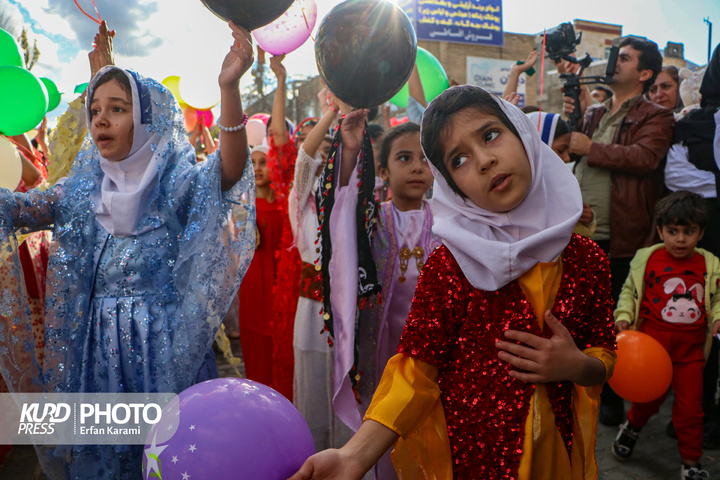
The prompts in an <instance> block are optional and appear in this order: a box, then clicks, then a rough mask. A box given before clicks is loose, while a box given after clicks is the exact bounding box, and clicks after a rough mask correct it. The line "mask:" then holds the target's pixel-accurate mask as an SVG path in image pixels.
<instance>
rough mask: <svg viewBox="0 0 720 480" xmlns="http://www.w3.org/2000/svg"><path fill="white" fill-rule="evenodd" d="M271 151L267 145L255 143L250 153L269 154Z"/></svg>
mask: <svg viewBox="0 0 720 480" xmlns="http://www.w3.org/2000/svg"><path fill="white" fill-rule="evenodd" d="M269 151H270V148H269V147H268V146H267V145H255V146H254V147H253V148H252V149H250V155H252V154H253V153H255V152H262V153H264V154H265V155H267V154H268V152H269Z"/></svg>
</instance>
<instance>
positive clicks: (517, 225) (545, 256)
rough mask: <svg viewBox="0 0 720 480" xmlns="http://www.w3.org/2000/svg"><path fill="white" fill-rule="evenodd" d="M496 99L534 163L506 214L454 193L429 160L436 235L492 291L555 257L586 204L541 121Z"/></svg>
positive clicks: (479, 284) (471, 275)
mask: <svg viewBox="0 0 720 480" xmlns="http://www.w3.org/2000/svg"><path fill="white" fill-rule="evenodd" d="M459 88H468V86H463V87H459ZM477 88H480V87H477ZM442 96H443V95H441V97H442ZM439 98H440V97H439ZM439 98H438V99H439ZM493 98H494V99H495V101H496V102H497V103H498V104H499V105H500V108H501V109H502V110H503V112H505V114H506V115H507V117H508V119H509V120H510V122H511V123H512V124H513V125H514V126H515V128H516V130H517V131H518V134H519V135H520V139H521V140H522V143H523V146H524V147H525V152H526V153H527V156H528V160H529V161H530V168H531V172H532V182H531V185H530V190H529V191H528V193H527V195H526V196H525V198H524V199H523V201H522V202H520V204H519V205H518V206H517V207H515V208H514V209H512V210H510V211H509V212H505V213H495V212H490V211H488V210H485V209H483V208H480V207H478V206H477V205H475V204H474V203H473V202H472V201H471V200H469V199H468V200H465V199H463V198H461V197H460V196H459V195H457V194H456V193H455V192H453V191H452V189H451V188H450V186H449V185H448V184H447V182H446V181H445V179H444V178H443V176H442V175H441V174H440V173H439V172H438V171H437V169H436V168H435V167H434V166H433V165H432V163H431V167H432V171H433V175H434V176H435V185H434V188H433V198H432V210H433V217H434V225H433V233H434V234H435V235H437V236H438V237H440V238H441V239H442V241H443V244H445V246H446V247H447V248H448V249H449V250H450V252H451V253H452V254H453V256H454V257H455V260H456V261H457V262H458V265H459V266H460V268H461V269H462V271H463V273H464V274H465V277H466V278H467V279H468V281H469V282H470V283H471V284H472V285H473V286H474V287H475V288H477V289H481V290H489V291H495V290H498V289H500V288H502V287H503V286H505V285H507V284H508V283H510V282H511V281H513V280H515V279H516V278H518V277H520V276H521V275H522V274H523V273H525V272H527V271H528V270H529V269H531V268H532V267H533V266H534V265H535V264H537V263H538V262H551V261H554V260H556V259H557V258H558V256H559V255H560V254H561V253H562V251H563V250H564V249H565V247H566V246H567V245H568V243H569V242H570V235H571V234H572V231H573V228H574V227H575V224H576V223H577V221H578V219H579V218H580V214H581V213H582V208H583V206H582V196H581V195H580V187H579V185H578V183H577V180H576V179H575V176H574V175H573V174H572V172H571V171H570V169H569V168H567V166H566V165H565V164H564V163H563V161H562V160H561V159H560V158H559V157H558V156H557V155H556V154H555V152H553V151H552V149H551V148H550V147H549V146H547V145H545V144H544V143H543V142H542V141H541V140H540V135H539V134H538V131H537V124H535V125H533V123H532V121H531V120H530V119H529V118H528V117H527V115H525V114H524V113H523V112H522V111H521V110H520V109H518V108H517V107H515V106H513V105H511V104H510V103H508V102H506V101H505V100H502V99H500V98H498V97H495V96H494V95H493ZM436 101H437V100H436ZM469 106H470V105H469ZM430 110H431V109H430V107H428V110H426V112H425V115H427V113H428V111H430ZM422 134H423V133H422V132H421V135H422Z"/></svg>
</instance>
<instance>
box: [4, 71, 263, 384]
mask: <svg viewBox="0 0 720 480" xmlns="http://www.w3.org/2000/svg"><path fill="white" fill-rule="evenodd" d="M128 73H129V74H130V75H131V77H132V78H133V79H134V80H135V82H136V85H137V92H139V95H140V104H141V108H142V110H143V112H142V117H143V121H147V122H148V123H147V124H143V125H142V127H144V128H147V129H148V131H149V132H154V133H157V134H158V135H159V137H160V140H159V142H158V143H157V144H153V152H154V153H153V155H154V156H157V168H158V169H159V171H158V176H157V181H156V182H155V183H154V184H153V186H152V187H151V190H150V193H149V195H148V198H147V204H146V205H147V207H146V208H145V211H144V213H143V214H142V216H141V217H140V220H139V224H138V226H139V227H143V228H141V229H140V230H141V231H142V230H143V229H144V230H147V229H148V228H149V229H150V231H149V232H148V233H143V234H140V235H137V236H135V237H133V238H132V243H133V245H134V250H133V251H135V252H148V253H147V254H146V255H147V256H146V258H143V260H144V263H143V268H144V270H142V271H140V272H139V274H140V276H145V277H147V278H148V279H150V280H149V281H150V282H151V283H152V289H153V290H154V294H155V296H154V297H153V302H154V304H153V305H150V306H149V307H148V311H149V313H148V314H147V318H146V319H145V321H147V322H149V323H150V325H151V327H150V328H149V329H148V331H149V332H150V334H151V335H155V334H157V335H161V338H160V340H159V341H158V342H157V343H158V346H156V347H154V348H157V349H159V350H158V351H157V352H153V353H152V355H151V357H152V358H137V359H136V360H137V362H139V363H143V364H144V363H146V362H154V363H155V364H154V365H149V366H146V367H145V370H144V372H145V374H146V375H149V376H151V377H152V378H151V379H147V378H146V379H145V383H144V384H143V383H142V382H139V383H138V384H130V382H128V384H127V385H126V384H122V386H121V387H122V388H120V390H122V389H125V390H126V391H134V390H143V389H145V390H150V391H160V392H164V391H172V392H180V391H182V390H184V389H185V388H187V387H189V386H190V385H192V384H193V380H194V379H195V375H196V374H197V372H198V369H199V368H200V366H201V365H202V363H203V360H204V359H205V357H206V354H207V353H208V351H209V350H210V348H211V345H212V342H213V339H214V337H215V333H216V331H217V329H218V327H219V325H220V322H221V321H222V318H223V316H224V314H225V313H226V311H227V309H228V307H229V305H230V302H231V301H232V299H233V297H234V295H235V293H236V291H237V289H238V287H239V285H240V282H241V280H242V278H243V275H244V274H245V272H246V270H247V267H248V265H249V263H250V260H251V259H252V255H253V252H254V245H255V228H254V225H255V185H254V174H253V169H252V164H251V162H249V161H248V162H247V164H246V168H245V171H244V174H243V177H242V179H241V180H240V181H239V182H238V183H237V184H236V185H235V186H234V187H233V188H232V189H230V190H228V191H225V192H222V191H221V187H220V158H219V150H218V151H217V152H216V153H215V154H212V155H210V156H209V157H208V159H207V160H206V161H205V162H202V163H196V158H195V152H194V149H193V147H192V145H191V144H190V143H189V141H188V139H187V134H186V130H185V124H184V120H183V116H182V112H181V110H180V108H179V106H178V104H177V102H176V100H175V99H174V97H173V96H172V94H171V93H170V92H169V91H168V90H167V88H166V87H165V86H163V85H162V84H160V83H158V82H156V81H154V80H152V79H149V78H144V77H141V76H139V75H137V74H136V73H134V72H128ZM96 78H97V77H96ZM133 90H134V91H135V89H133ZM136 128H137V126H136ZM103 176H104V174H103V171H102V170H101V168H100V163H99V153H98V150H97V148H96V147H95V146H94V144H93V143H92V140H91V138H90V135H89V134H88V137H87V138H86V139H85V142H84V146H83V148H82V149H81V150H80V152H79V153H78V155H77V158H76V160H75V163H74V166H73V168H72V170H71V172H70V174H69V176H68V178H67V179H66V181H65V182H64V184H62V185H56V186H54V187H52V188H50V189H48V190H47V191H45V192H41V191H39V190H33V191H31V192H28V193H27V194H21V193H12V192H10V191H9V190H6V189H0V252H2V253H1V255H0V262H9V263H10V264H11V265H12V269H13V270H12V271H13V275H14V277H15V278H17V279H18V281H17V288H14V289H5V290H4V291H2V292H0V373H1V374H2V376H3V378H4V379H5V381H6V382H7V384H8V386H9V388H10V390H11V391H43V390H45V391H55V392H72V391H80V390H87V389H88V387H87V386H86V385H83V380H82V378H80V377H81V372H82V369H83V368H85V367H83V362H85V361H86V360H87V355H88V345H89V344H90V343H92V342H93V341H96V339H94V338H91V337H89V335H90V331H91V329H90V328H89V326H88V324H89V323H90V322H91V320H92V319H91V317H90V315H91V311H92V308H91V306H92V302H93V290H94V288H95V281H96V274H97V269H98V264H97V262H98V257H99V255H100V251H101V250H102V249H103V248H104V243H103V239H104V238H105V239H107V238H108V234H107V232H105V231H104V229H103V227H102V226H100V224H99V223H97V221H96V218H95V213H94V209H95V205H94V204H93V202H92V200H91V199H92V198H98V193H99V191H100V188H101V183H102V179H103ZM231 211H234V212H235V214H234V215H233V216H232V217H231V216H230V212H231ZM44 229H50V230H52V232H53V243H52V245H51V254H50V260H49V266H48V275H47V296H46V314H45V325H46V328H45V351H44V366H43V368H42V371H41V368H40V362H39V361H38V356H37V355H36V354H35V347H34V342H33V333H32V328H31V323H30V313H29V307H28V304H27V295H26V292H25V283H24V281H22V279H23V275H22V268H21V263H20V260H19V257H18V255H17V244H18V242H17V236H18V235H21V234H23V233H27V232H31V231H37V230H44ZM158 231H162V232H163V233H162V235H158V234H157V232H158ZM99 239H100V240H99ZM158 251H160V252H164V254H162V255H153V252H158ZM144 255H145V254H144ZM168 265H169V267H170V268H169V271H170V272H171V275H170V276H169V278H164V277H162V276H161V275H154V272H155V271H159V270H161V269H162V267H167V266H168ZM156 317H157V318H156ZM160 317H162V322H161V324H162V325H163V327H162V329H161V330H162V331H158V332H156V331H154V330H153V328H152V325H153V322H155V321H156V320H158V318H160ZM162 349H164V350H162ZM90 389H92V388H90ZM101 390H102V389H101Z"/></svg>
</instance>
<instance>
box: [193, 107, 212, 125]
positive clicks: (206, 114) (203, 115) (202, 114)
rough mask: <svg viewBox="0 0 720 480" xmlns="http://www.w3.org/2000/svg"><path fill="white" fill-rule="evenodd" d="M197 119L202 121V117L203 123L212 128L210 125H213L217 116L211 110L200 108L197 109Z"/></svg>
mask: <svg viewBox="0 0 720 480" xmlns="http://www.w3.org/2000/svg"><path fill="white" fill-rule="evenodd" d="M197 119H198V121H200V119H202V122H203V125H205V126H206V127H208V128H210V127H212V124H213V121H214V120H215V117H214V116H213V113H212V112H211V111H210V110H198V111H197Z"/></svg>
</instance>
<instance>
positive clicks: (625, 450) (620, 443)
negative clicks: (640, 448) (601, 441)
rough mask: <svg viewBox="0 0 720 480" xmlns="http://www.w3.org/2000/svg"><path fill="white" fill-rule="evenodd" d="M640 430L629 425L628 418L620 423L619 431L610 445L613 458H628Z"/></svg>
mask: <svg viewBox="0 0 720 480" xmlns="http://www.w3.org/2000/svg"><path fill="white" fill-rule="evenodd" d="M640 430H641V429H640V428H638V429H635V428H633V427H631V426H630V422H629V421H628V420H625V423H623V424H622V425H620V431H619V432H618V435H617V438H615V442H614V443H613V445H612V452H613V455H615V458H617V459H618V460H627V459H628V458H630V455H632V453H633V448H635V442H637V439H638V436H639V435H640Z"/></svg>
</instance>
